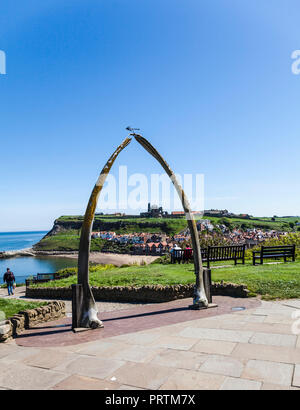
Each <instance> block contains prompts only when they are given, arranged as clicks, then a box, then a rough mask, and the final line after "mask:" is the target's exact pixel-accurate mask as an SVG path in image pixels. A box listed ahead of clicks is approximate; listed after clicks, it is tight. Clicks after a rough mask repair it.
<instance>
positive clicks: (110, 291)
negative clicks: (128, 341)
mask: <svg viewBox="0 0 300 410" xmlns="http://www.w3.org/2000/svg"><path fill="white" fill-rule="evenodd" d="M211 291H212V295H213V296H214V295H219V296H231V297H239V298H246V297H247V296H248V293H249V290H248V289H247V287H246V286H245V285H236V284H234V283H223V282H221V283H213V284H212V289H211ZM92 292H93V295H94V298H95V300H97V301H109V302H145V303H161V302H170V301H172V300H176V299H184V298H189V297H192V296H193V292H194V285H193V284H189V285H174V286H162V285H148V286H141V287H135V286H126V287H125V286H124V287H123V286H114V287H99V288H97V287H92ZM26 297H29V298H39V299H64V300H70V299H72V289H71V288H44V287H40V288H31V287H27V288H26Z"/></svg>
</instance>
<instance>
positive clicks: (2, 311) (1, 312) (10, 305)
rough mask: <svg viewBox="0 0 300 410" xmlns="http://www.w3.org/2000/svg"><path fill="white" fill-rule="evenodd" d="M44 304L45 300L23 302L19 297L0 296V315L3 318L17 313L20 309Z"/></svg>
mask: <svg viewBox="0 0 300 410" xmlns="http://www.w3.org/2000/svg"><path fill="white" fill-rule="evenodd" d="M45 304H46V302H25V301H23V300H19V299H3V298H0V317H1V319H2V320H3V319H5V318H9V317H11V316H13V315H15V314H17V313H19V312H20V311H21V310H27V309H34V308H37V307H39V306H42V305H45Z"/></svg>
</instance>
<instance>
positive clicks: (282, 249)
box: [261, 245, 296, 255]
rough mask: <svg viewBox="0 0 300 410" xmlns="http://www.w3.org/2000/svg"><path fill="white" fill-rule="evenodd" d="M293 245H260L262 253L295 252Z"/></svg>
mask: <svg viewBox="0 0 300 410" xmlns="http://www.w3.org/2000/svg"><path fill="white" fill-rule="evenodd" d="M295 249H296V246H295V245H286V246H262V247H261V253H262V254H263V255H268V254H274V255H275V254H291V255H293V254H294V253H295Z"/></svg>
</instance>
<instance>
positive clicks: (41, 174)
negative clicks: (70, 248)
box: [0, 0, 300, 231]
mask: <svg viewBox="0 0 300 410" xmlns="http://www.w3.org/2000/svg"><path fill="white" fill-rule="evenodd" d="M299 12H300V5H299V1H298V0H285V1H283V0H272V1H269V0H251V1H250V0H243V1H240V0H184V1H182V0H163V1H161V0H107V1H104V0H85V1H79V0H64V1H63V2H62V1H58V0H57V1H56V0H44V1H43V2H41V1H37V0H27V1H26V2H21V1H18V0H16V1H11V2H6V3H4V4H2V6H1V14H0V50H3V51H5V53H6V57H7V74H6V75H0V96H1V98H0V108H1V131H0V132H1V161H0V175H1V178H0V192H1V194H0V195H1V197H0V199H1V200H0V231H15V230H26V229H28V230H32V229H36V230H39V229H49V228H50V227H51V225H52V223H53V220H54V219H55V218H56V217H58V216H60V215H63V214H64V215H65V214H79V213H83V212H84V209H85V206H86V202H87V199H88V197H89V194H90V191H91V189H92V187H93V184H94V182H95V181H96V179H97V177H98V173H99V171H100V170H101V168H102V166H103V165H104V163H105V161H106V160H107V158H108V156H109V155H110V154H111V152H112V151H113V150H114V148H115V147H116V146H117V145H118V144H119V143H120V142H121V141H122V139H123V138H124V137H125V136H126V131H125V127H126V126H127V125H133V126H137V127H140V128H141V129H142V131H143V135H144V136H145V137H146V138H148V139H149V140H150V141H151V142H152V143H153V144H154V145H155V146H156V147H157V148H158V149H159V151H160V152H161V153H162V154H163V155H164V156H165V157H166V159H167V160H168V162H169V163H170V165H171V166H172V168H173V169H174V170H175V171H176V172H178V173H181V174H183V173H193V174H196V173H203V174H204V175H205V208H227V209H229V210H231V211H233V212H247V213H250V214H252V215H257V216H264V215H274V214H276V215H299V214H300V209H299V208H300V207H299V203H300V190H299V173H300V172H299V171H300V165H299V152H300V142H299V135H300V122H299V103H300V99H299V96H300V75H298V76H297V75H293V74H292V71H291V65H292V62H293V61H292V59H291V54H292V52H293V51H294V50H299V49H300V25H299ZM119 165H128V172H129V174H132V173H135V172H144V173H146V174H147V175H148V174H150V173H151V172H154V173H155V172H159V173H160V172H161V169H160V168H159V167H158V166H157V165H156V164H155V162H154V160H153V159H152V158H151V157H149V155H148V154H147V153H146V152H144V151H143V150H142V148H141V147H140V146H138V144H137V143H132V144H131V145H130V146H129V147H128V149H127V150H126V151H125V152H123V153H122V155H121V156H120V157H119V159H118V160H117V162H116V164H115V167H114V172H115V173H117V169H118V166H119Z"/></svg>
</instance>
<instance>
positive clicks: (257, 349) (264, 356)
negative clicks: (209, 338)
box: [232, 343, 300, 364]
mask: <svg viewBox="0 0 300 410" xmlns="http://www.w3.org/2000/svg"><path fill="white" fill-rule="evenodd" d="M232 356H233V357H237V358H244V359H248V360H251V359H253V360H266V361H271V362H278V363H289V364H296V363H299V364H300V349H295V348H286V347H278V346H267V345H259V344H257V345H256V344H249V343H239V344H237V345H236V347H235V348H234V350H233V352H232Z"/></svg>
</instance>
